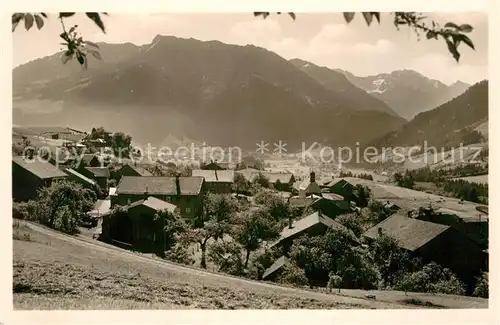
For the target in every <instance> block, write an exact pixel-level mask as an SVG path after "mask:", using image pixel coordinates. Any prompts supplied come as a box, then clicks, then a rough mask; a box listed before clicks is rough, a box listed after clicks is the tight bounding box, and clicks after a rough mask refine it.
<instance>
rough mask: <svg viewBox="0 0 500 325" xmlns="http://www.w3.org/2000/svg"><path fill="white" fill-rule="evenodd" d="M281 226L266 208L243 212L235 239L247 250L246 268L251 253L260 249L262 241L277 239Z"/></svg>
mask: <svg viewBox="0 0 500 325" xmlns="http://www.w3.org/2000/svg"><path fill="white" fill-rule="evenodd" d="M280 230H281V229H280V226H279V224H277V223H276V222H274V220H273V218H272V216H271V215H270V214H269V213H268V212H267V211H266V210H264V209H258V210H255V211H251V212H246V213H243V214H242V215H241V216H240V217H239V218H238V220H237V225H236V227H235V231H234V239H235V240H236V241H237V242H238V243H240V244H241V245H242V246H243V249H244V250H245V251H246V256H245V264H244V268H245V269H247V267H248V260H249V259H250V253H251V252H253V251H255V250H257V249H259V248H260V247H261V244H262V242H264V241H269V240H272V239H275V238H277V237H278V236H279V234H280Z"/></svg>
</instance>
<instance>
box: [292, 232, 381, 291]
mask: <svg viewBox="0 0 500 325" xmlns="http://www.w3.org/2000/svg"><path fill="white" fill-rule="evenodd" d="M290 259H291V260H292V261H293V262H294V263H296V265H297V266H299V267H300V268H301V269H303V270H304V272H305V274H306V276H307V279H308V280H309V283H310V284H311V285H318V286H326V285H327V283H328V281H329V279H330V275H331V274H335V275H338V276H340V277H341V278H342V287H343V288H353V289H373V288H376V287H377V286H378V273H377V270H376V268H375V267H374V265H373V262H372V260H371V259H370V256H369V254H368V251H366V250H365V249H362V248H360V247H357V244H356V243H355V240H354V238H353V236H352V234H351V233H350V232H349V231H347V230H345V229H329V230H328V231H327V232H326V233H325V234H324V235H323V236H314V237H309V236H307V235H304V236H302V237H300V238H298V239H296V240H294V241H293V245H292V247H291V249H290Z"/></svg>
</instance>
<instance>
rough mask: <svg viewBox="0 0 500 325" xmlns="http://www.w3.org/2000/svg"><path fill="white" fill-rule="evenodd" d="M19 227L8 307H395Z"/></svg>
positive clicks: (15, 241)
mask: <svg viewBox="0 0 500 325" xmlns="http://www.w3.org/2000/svg"><path fill="white" fill-rule="evenodd" d="M24 233H29V234H30V235H29V236H30V237H31V239H32V240H31V241H24V240H14V254H13V255H14V256H13V292H14V308H15V309H179V308H182V309H192V308H199V309H335V308H344V309H345V308H398V305H394V304H387V303H378V302H377V303H373V302H370V303H369V302H365V301H363V300H361V299H353V298H346V297H340V296H334V295H324V294H320V293H315V292H304V291H299V290H296V289H291V288H284V287H278V286H272V287H271V286H268V285H263V284H259V283H253V282H250V281H243V280H240V279H234V278H229V277H221V276H216V275H213V274H207V273H203V272H200V271H197V270H189V269H183V268H180V267H179V266H175V265H168V264H165V263H162V262H157V261H154V260H149V259H146V258H139V257H137V256H133V255H131V254H129V253H125V252H123V251H120V250H114V249H110V248H107V247H103V246H95V245H92V244H89V243H85V242H80V241H76V240H70V239H68V240H65V239H62V238H59V237H58V236H52V235H48V234H46V233H42V232H38V231H34V230H32V229H30V228H29V227H26V226H24V227H20V234H21V237H22V236H24ZM399 307H400V308H403V305H400V306H399Z"/></svg>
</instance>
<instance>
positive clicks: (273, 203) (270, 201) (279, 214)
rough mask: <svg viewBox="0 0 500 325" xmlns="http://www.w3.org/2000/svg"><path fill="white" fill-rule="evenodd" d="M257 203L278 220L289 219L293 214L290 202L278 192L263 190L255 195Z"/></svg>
mask: <svg viewBox="0 0 500 325" xmlns="http://www.w3.org/2000/svg"><path fill="white" fill-rule="evenodd" d="M254 200H255V203H257V204H259V205H261V206H262V208H263V209H264V210H266V211H267V212H268V213H269V214H270V215H271V217H272V218H273V219H274V221H276V222H281V221H283V220H288V218H290V216H291V215H292V209H291V207H290V204H289V203H288V202H287V201H286V200H285V199H284V198H283V197H282V196H281V195H279V194H278V193H275V192H273V191H269V190H261V191H259V192H258V193H256V194H255V196H254Z"/></svg>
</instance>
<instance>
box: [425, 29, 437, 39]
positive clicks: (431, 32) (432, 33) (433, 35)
mask: <svg viewBox="0 0 500 325" xmlns="http://www.w3.org/2000/svg"><path fill="white" fill-rule="evenodd" d="M426 36H427V39H431V38H435V39H437V33H436V32H434V31H432V30H430V31H428V32H427V34H426Z"/></svg>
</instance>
